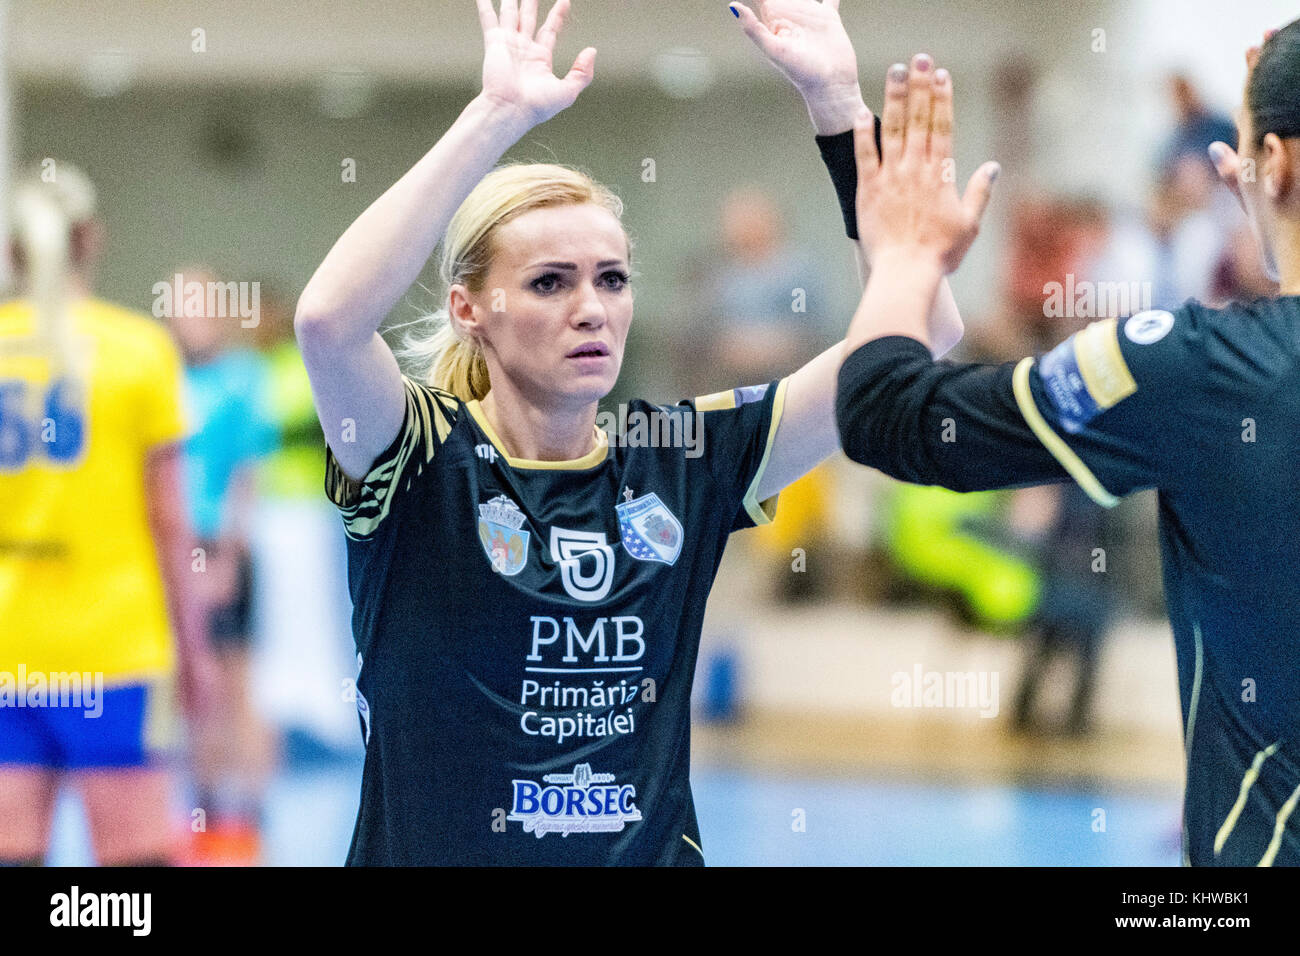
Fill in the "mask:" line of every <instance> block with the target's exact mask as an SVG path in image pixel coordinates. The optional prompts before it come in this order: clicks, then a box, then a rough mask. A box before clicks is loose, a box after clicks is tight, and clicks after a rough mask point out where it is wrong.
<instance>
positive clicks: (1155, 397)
mask: <svg viewBox="0 0 1300 956" xmlns="http://www.w3.org/2000/svg"><path fill="white" fill-rule="evenodd" d="M1161 315H1162V316H1168V317H1169V318H1168V319H1167V320H1166V319H1155V320H1143V319H1141V318H1140V317H1134V318H1135V319H1138V324H1137V325H1135V326H1131V328H1134V329H1138V330H1141V329H1147V331H1146V332H1142V331H1138V332H1136V333H1135V334H1136V335H1137V336H1138V340H1139V341H1130V342H1129V343H1127V344H1126V345H1124V346H1121V342H1120V335H1119V328H1118V323H1117V322H1116V320H1114V319H1108V320H1104V321H1101V322H1094V323H1093V324H1092V325H1090V326H1088V327H1087V328H1086V329H1084V330H1083V331H1081V332H1079V333H1077V334H1076V335H1073V336H1071V337H1070V338H1069V339H1067V340H1066V341H1065V342H1062V343H1061V344H1060V345H1059V346H1057V347H1056V348H1055V349H1053V350H1052V351H1051V352H1050V353H1048V354H1047V355H1045V356H1043V358H1042V359H1041V360H1039V361H1036V360H1035V359H1033V358H1025V359H1022V360H1021V361H1020V362H1008V363H1005V364H1002V365H978V364H959V363H953V362H935V361H933V359H932V358H931V357H930V353H929V350H928V349H927V348H926V347H925V346H924V345H923V344H921V343H920V342H918V341H916V340H915V339H911V338H907V337H905V336H887V337H885V338H880V339H876V340H874V341H872V342H868V343H867V344H866V345H864V346H862V347H861V348H860V349H858V350H857V351H856V352H854V353H853V354H852V355H851V356H849V358H848V360H847V361H846V362H845V363H844V365H843V367H842V368H841V369H840V377H839V389H838V392H837V397H836V419H837V422H838V425H839V429H840V440H841V443H842V444H843V446H844V451H845V453H846V454H847V455H848V456H849V457H850V458H851V459H852V460H854V461H856V462H859V463H861V464H864V465H870V466H871V467H874V468H878V469H880V470H881V471H883V472H885V473H886V474H889V475H892V476H893V477H896V478H900V479H902V480H904V481H909V482H913V483H915V484H926V485H942V486H944V487H946V488H951V489H953V490H956V491H982V490H987V489H991V488H1008V487H1016V486H1022V485H1034V484H1049V483H1054V482H1060V481H1067V480H1069V479H1071V478H1073V479H1074V480H1076V481H1077V482H1078V483H1079V485H1080V487H1082V488H1083V489H1084V491H1086V492H1087V493H1088V494H1089V496H1090V497H1092V499H1093V500H1094V501H1096V502H1097V503H1098V504H1101V505H1104V506H1107V507H1110V506H1113V505H1114V504H1115V503H1116V502H1117V501H1118V498H1119V496H1121V495H1124V494H1127V493H1129V492H1130V491H1134V490H1137V489H1139V488H1146V487H1153V486H1156V485H1158V484H1159V483H1160V481H1161V478H1162V463H1165V462H1167V461H1168V460H1169V454H1168V453H1169V452H1170V449H1169V448H1168V442H1169V435H1170V434H1172V433H1173V432H1174V431H1176V429H1169V428H1166V429H1165V435H1164V436H1160V435H1158V434H1157V432H1159V431H1160V425H1161V424H1163V423H1159V422H1158V421H1154V420H1153V412H1154V411H1156V410H1157V409H1158V403H1159V398H1160V396H1165V395H1168V394H1170V393H1169V391H1168V389H1169V388H1170V386H1171V385H1172V384H1173V383H1174V382H1176V381H1177V379H1178V376H1179V375H1182V374H1184V372H1183V370H1182V369H1180V368H1179V367H1178V366H1179V360H1180V359H1182V358H1183V355H1182V354H1181V353H1182V351H1184V350H1180V352H1179V353H1178V354H1177V355H1175V354H1174V353H1173V350H1171V349H1168V348H1167V349H1165V350H1156V349H1151V346H1150V345H1145V344H1141V342H1140V339H1141V338H1142V337H1143V336H1144V335H1145V336H1147V337H1151V336H1153V335H1159V336H1161V337H1163V334H1167V331H1168V329H1167V328H1164V329H1161V328H1160V326H1163V325H1165V324H1166V323H1167V324H1168V325H1169V326H1172V324H1173V321H1174V318H1173V316H1172V315H1171V314H1170V313H1161ZM1128 321H1129V322H1133V321H1134V320H1133V319H1130V320H1128ZM1144 321H1145V322H1147V323H1150V322H1152V321H1154V322H1155V324H1154V325H1150V324H1147V325H1144V324H1143V322H1144ZM1171 338H1172V337H1171ZM1154 341H1158V339H1152V342H1154ZM1142 349H1151V350H1150V351H1147V352H1142V351H1140V350H1142ZM1132 350H1138V351H1132ZM1130 363H1131V364H1132V365H1133V369H1131V368H1130ZM1135 371H1136V373H1137V374H1136V375H1135ZM1139 383H1140V384H1141V385H1142V388H1141V389H1139ZM1137 394H1141V399H1140V400H1133V399H1131V396H1134V395H1137ZM1173 411H1175V410H1171V412H1173ZM1103 413H1104V414H1103ZM1170 417H1173V416H1172V415H1171V416H1170Z"/></svg>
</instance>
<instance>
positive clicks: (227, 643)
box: [204, 544, 253, 648]
mask: <svg viewBox="0 0 1300 956" xmlns="http://www.w3.org/2000/svg"><path fill="white" fill-rule="evenodd" d="M204 547H205V548H206V549H207V550H208V553H212V551H213V550H214V546H213V545H211V544H206V545H204ZM236 574H237V583H236V585H235V593H234V596H233V597H232V598H231V599H230V601H228V602H227V603H225V604H222V605H220V606H218V607H214V608H212V609H211V610H210V611H209V612H208V634H209V635H210V637H211V639H212V643H213V645H214V646H216V647H230V648H242V647H247V646H248V645H249V644H250V643H251V642H252V630H253V628H252V623H253V622H252V606H253V562H252V559H251V558H250V557H249V556H248V552H247V551H241V552H240V556H239V567H238V569H237V572H236Z"/></svg>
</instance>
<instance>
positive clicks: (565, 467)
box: [465, 399, 609, 471]
mask: <svg viewBox="0 0 1300 956" xmlns="http://www.w3.org/2000/svg"><path fill="white" fill-rule="evenodd" d="M465 407H466V408H468V409H469V413H470V414H471V415H473V416H474V421H476V422H478V427H479V428H481V429H483V434H484V435H487V438H488V441H490V442H491V443H492V445H493V446H494V447H495V448H496V450H497V451H498V452H500V454H501V457H502V458H504V459H505V460H506V464H507V465H509V466H510V467H511V468H536V469H543V470H549V471H582V470H585V469H587V468H595V467H596V466H597V465H599V464H600V463H601V462H603V461H604V460H605V457H606V456H607V455H608V454H609V436H608V435H607V434H605V431H604V429H602V428H598V427H596V426H595V425H592V428H593V429H594V431H595V441H596V447H595V448H593V449H592V450H591V451H589V452H587V454H585V455H583V456H582V457H581V458H571V459H568V460H567V461H540V460H538V459H534V458H515V457H514V456H512V455H511V454H510V453H509V452H507V451H506V446H505V444H504V443H503V442H502V441H501V439H500V438H498V437H497V433H496V430H495V429H494V428H493V427H492V425H491V423H490V422H489V421H488V420H487V415H486V414H484V412H483V406H482V405H480V404H479V402H478V400H477V399H475V400H474V401H470V402H466V403H465Z"/></svg>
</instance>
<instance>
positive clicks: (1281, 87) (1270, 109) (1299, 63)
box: [1246, 20, 1300, 147]
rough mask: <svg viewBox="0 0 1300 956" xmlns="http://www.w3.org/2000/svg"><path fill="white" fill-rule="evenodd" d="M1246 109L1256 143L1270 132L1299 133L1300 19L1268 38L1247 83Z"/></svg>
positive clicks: (1286, 134) (1282, 133) (1297, 134)
mask: <svg viewBox="0 0 1300 956" xmlns="http://www.w3.org/2000/svg"><path fill="white" fill-rule="evenodd" d="M1246 109H1247V110H1248V111H1249V112H1250V125H1251V126H1252V127H1253V129H1254V133H1255V146H1256V147H1259V146H1262V145H1263V143H1264V137H1265V136H1266V135H1268V134H1269V133H1276V134H1277V135H1278V136H1279V137H1281V138H1282V139H1287V138H1288V137H1291V136H1300V20H1292V21H1291V22H1290V23H1288V24H1287V25H1286V26H1284V27H1283V28H1282V29H1281V30H1278V31H1277V32H1276V33H1274V34H1273V35H1272V36H1271V37H1269V38H1268V40H1267V41H1265V43H1264V46H1263V49H1261V50H1260V51H1259V59H1258V60H1257V61H1256V62H1255V70H1254V72H1253V73H1251V76H1250V84H1249V85H1248V86H1247V87H1246Z"/></svg>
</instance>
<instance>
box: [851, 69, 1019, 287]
mask: <svg viewBox="0 0 1300 956" xmlns="http://www.w3.org/2000/svg"><path fill="white" fill-rule="evenodd" d="M881 119H882V121H883V124H884V129H883V131H882V146H883V149H884V155H883V156H880V155H878V154H877V152H876V142H875V126H874V121H873V119H872V117H871V114H870V113H869V112H867V111H866V110H865V109H864V110H863V112H862V113H861V114H860V115H859V118H858V121H857V124H856V126H855V137H854V139H855V143H856V146H857V161H858V196H857V203H858V229H859V232H860V233H861V236H862V242H863V244H864V245H866V246H868V247H869V248H870V249H871V250H872V252H873V253H874V254H879V253H880V252H881V251H882V250H884V249H886V248H889V249H891V250H895V251H897V250H903V251H905V252H906V253H907V254H908V255H909V256H914V257H917V258H920V259H923V260H928V259H931V258H933V259H934V260H935V261H936V262H937V263H938V264H939V265H940V266H941V267H942V269H943V272H944V273H945V274H946V273H950V272H953V271H954V270H956V268H957V266H959V265H960V264H961V261H962V259H963V258H964V257H965V255H966V252H967V250H968V249H970V246H971V243H972V242H974V241H975V236H976V234H977V233H978V232H979V225H980V219H981V218H982V217H983V215H984V210H985V209H986V208H987V207H988V203H989V198H990V196H991V195H992V190H993V182H994V180H995V179H996V178H997V175H998V173H999V172H1000V167H999V166H998V164H997V163H985V164H984V165H983V166H981V167H980V168H979V169H978V170H977V171H976V173H975V175H974V176H972V177H971V179H970V182H969V184H968V185H967V187H966V192H965V195H961V196H959V195H958V194H957V186H956V183H955V179H956V177H955V176H954V175H953V170H954V166H953V162H952V127H953V109H952V79H951V77H950V76H949V75H948V71H947V70H937V71H936V70H935V69H934V62H933V61H932V60H931V58H930V57H929V56H927V55H925V54H924V53H919V54H917V55H916V56H915V57H913V58H912V65H911V69H910V70H909V68H908V67H906V66H904V65H903V64H901V63H898V64H895V65H894V66H892V67H890V69H889V73H888V75H887V78H886V81H885V108H884V111H883V113H882V114H881Z"/></svg>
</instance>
